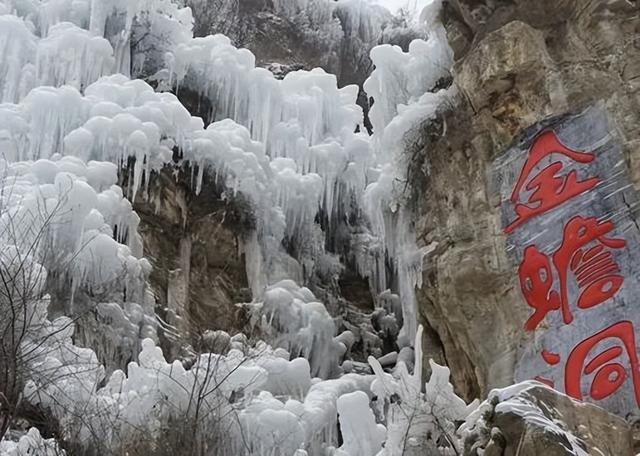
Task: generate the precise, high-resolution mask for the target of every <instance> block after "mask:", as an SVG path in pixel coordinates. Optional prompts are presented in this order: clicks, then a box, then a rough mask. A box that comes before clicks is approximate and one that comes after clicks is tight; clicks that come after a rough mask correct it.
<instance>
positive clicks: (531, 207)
mask: <svg viewBox="0 0 640 456" xmlns="http://www.w3.org/2000/svg"><path fill="white" fill-rule="evenodd" d="M552 154H562V155H564V156H566V157H568V158H570V159H571V160H574V161H576V162H578V163H591V162H592V161H593V160H594V159H595V157H594V155H593V154H591V153H584V152H577V151H575V150H571V149H569V148H568V147H566V146H564V145H563V144H562V143H561V142H560V141H559V140H558V137H557V136H556V134H555V133H554V132H553V131H551V130H548V131H545V132H543V133H541V134H540V135H538V136H537V137H536V138H535V139H534V141H533V144H532V145H531V148H530V149H529V155H528V157H527V161H526V163H525V164H524V167H523V168H522V171H521V172H520V177H519V179H518V182H517V184H516V186H515V188H514V189H513V193H512V194H511V202H512V203H513V204H515V212H516V214H517V217H516V219H515V220H514V221H513V222H512V223H511V224H510V225H509V226H507V227H506V228H505V230H504V231H505V232H506V233H511V232H512V231H513V230H514V229H516V228H517V227H518V226H520V225H521V224H523V223H524V222H526V221H527V220H529V219H530V218H532V217H535V216H536V215H539V214H542V213H543V212H546V211H548V210H550V209H553V208H554V207H557V206H559V205H561V204H562V203H564V202H565V201H568V200H569V199H571V198H573V197H574V196H578V195H580V194H582V193H584V192H586V191H587V190H590V189H592V188H593V187H595V186H596V185H597V184H598V182H600V179H599V178H597V177H591V178H588V179H586V180H583V181H578V173H577V172H576V171H575V170H571V171H570V172H569V173H568V174H566V175H562V176H558V175H557V173H558V172H559V171H561V170H562V168H563V163H562V162H561V161H555V162H553V163H552V164H550V165H549V166H547V167H546V168H544V169H543V170H542V171H540V172H539V173H537V174H536V175H535V176H533V177H532V178H531V180H529V182H528V183H527V178H528V177H529V175H530V174H531V173H532V172H533V171H534V169H535V168H536V166H537V165H538V164H539V163H540V162H541V161H542V160H543V159H544V158H545V157H547V156H550V155H552ZM525 184H526V186H525ZM523 188H524V189H526V190H527V191H530V192H531V194H530V195H529V198H528V201H526V204H521V203H519V201H520V193H521V192H522V190H523Z"/></svg>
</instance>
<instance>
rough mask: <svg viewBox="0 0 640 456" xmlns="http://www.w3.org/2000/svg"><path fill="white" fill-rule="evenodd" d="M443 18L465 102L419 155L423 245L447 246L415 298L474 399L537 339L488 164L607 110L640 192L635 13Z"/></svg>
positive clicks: (552, 9) (606, 7) (497, 13)
mask: <svg viewBox="0 0 640 456" xmlns="http://www.w3.org/2000/svg"><path fill="white" fill-rule="evenodd" d="M445 21H446V26H447V31H448V33H449V38H450V41H451V43H452V45H453V47H454V50H455V52H456V59H457V63H456V66H455V71H454V84H455V85H456V86H457V88H458V89H459V99H458V104H457V105H456V106H455V108H453V109H452V110H451V111H449V112H446V113H443V114H442V116H441V118H440V119H439V120H438V121H437V122H436V123H435V124H432V125H430V126H428V127H425V130H424V135H423V138H422V145H423V147H421V148H419V150H417V151H411V153H412V154H413V157H414V160H413V163H412V169H410V173H411V181H412V186H413V189H414V191H415V195H414V196H415V203H416V210H417V214H418V220H417V231H418V236H419V239H420V243H421V244H422V245H430V244H431V243H432V242H437V243H438V248H437V249H436V250H435V251H434V253H433V254H432V255H430V256H429V257H428V258H426V259H425V268H424V286H423V288H422V290H421V291H420V292H419V296H418V299H419V309H420V313H421V318H422V322H423V323H424V324H425V325H426V326H427V327H428V328H430V331H427V332H426V333H427V334H430V335H431V341H430V343H431V347H432V353H427V356H435V357H436V358H441V359H442V360H444V361H446V362H447V364H448V365H449V366H450V367H451V370H452V376H453V380H454V382H455V384H456V387H457V388H458V389H459V390H460V391H461V392H462V393H464V394H466V395H467V396H469V397H472V396H477V395H478V394H484V393H486V392H487V391H488V389H490V388H493V387H496V386H504V385H507V384H510V383H512V382H513V381H514V379H515V377H516V375H515V372H516V365H517V364H518V362H519V360H520V358H521V355H522V352H523V350H524V347H526V346H528V345H529V344H530V343H531V342H532V339H533V335H532V334H531V333H526V332H525V331H524V330H523V324H524V322H525V321H527V318H528V317H529V316H530V313H531V312H530V311H531V308H530V307H528V306H527V304H526V301H525V299H524V298H523V296H522V293H521V290H520V283H519V280H518V263H517V261H516V259H515V258H514V257H513V256H512V255H510V254H509V245H508V243H507V237H506V235H505V233H504V224H503V220H502V214H501V203H502V201H501V198H500V197H496V194H495V192H493V190H494V187H493V184H492V167H493V163H494V161H495V160H496V159H497V157H499V156H500V155H502V154H503V153H504V152H505V151H506V150H507V149H508V148H509V146H510V145H512V144H514V143H515V142H517V141H518V140H519V139H521V138H520V135H521V134H522V132H523V131H525V130H526V129H527V128H529V127H531V126H532V125H534V124H536V123H537V122H541V121H545V120H547V119H550V118H552V117H554V116H561V115H566V114H569V113H578V112H581V111H583V110H584V109H586V108H587V107H588V106H591V105H594V104H598V106H599V107H600V108H601V109H602V111H603V112H604V113H606V117H607V118H608V122H609V128H610V131H611V135H612V138H613V139H612V140H613V141H615V144H616V145H617V146H618V147H619V148H620V150H621V154H622V155H621V156H622V158H623V161H624V167H625V168H626V169H627V172H628V174H629V176H630V182H631V183H632V184H633V186H635V188H636V189H637V188H640V165H639V164H638V161H639V160H640V109H639V108H640V103H639V101H640V99H639V93H638V87H639V86H640V44H639V41H638V36H639V35H638V31H639V30H640V18H639V10H638V4H637V3H636V2H631V1H625V0H622V1H572V0H566V1H540V2H525V1H498V2H488V1H487V2H485V1H470V0H452V1H450V2H449V3H448V4H447V6H446V10H445ZM630 217H631V218H632V219H633V220H636V221H637V218H638V213H637V208H635V207H634V208H631V210H630ZM532 223H535V222H532ZM634 254H635V255H640V252H635V253H634ZM428 343H429V342H428Z"/></svg>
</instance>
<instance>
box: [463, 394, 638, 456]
mask: <svg viewBox="0 0 640 456" xmlns="http://www.w3.org/2000/svg"><path fill="white" fill-rule="evenodd" d="M462 433H463V434H465V437H466V438H465V448H464V455H465V456H478V455H480V454H482V455H484V456H539V455H546V456H569V455H576V454H583V455H611V456H613V455H618V456H623V455H629V456H631V455H633V454H636V451H637V449H638V448H634V439H633V431H632V428H631V426H630V425H629V424H627V423H626V422H625V421H624V420H623V419H622V418H618V417H617V416H614V415H612V414H610V413H607V412H606V411H605V410H603V409H601V408H599V407H597V406H595V405H591V404H586V403H583V402H578V401H574V400H573V399H571V398H569V397H567V396H565V395H563V394H560V393H558V392H556V391H554V390H552V389H550V388H548V387H545V386H543V385H541V384H538V383H535V382H531V383H525V384H523V385H515V386H513V387H511V388H506V389H505V390H497V391H492V392H491V394H490V396H489V398H488V400H487V401H486V402H485V403H483V404H482V405H481V406H480V408H479V409H478V410H477V411H476V412H475V413H474V414H473V415H472V416H471V417H469V419H468V420H467V423H465V425H464V426H463V427H462Z"/></svg>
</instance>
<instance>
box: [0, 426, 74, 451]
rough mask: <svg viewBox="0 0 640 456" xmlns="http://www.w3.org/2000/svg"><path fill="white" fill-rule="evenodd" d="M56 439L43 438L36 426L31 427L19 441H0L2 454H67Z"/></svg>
mask: <svg viewBox="0 0 640 456" xmlns="http://www.w3.org/2000/svg"><path fill="white" fill-rule="evenodd" d="M65 454H66V452H65V451H64V450H63V449H62V448H60V447H59V446H58V444H57V443H56V441H55V440H54V439H43V438H42V436H41V435H40V432H39V431H38V430H37V429H36V428H31V429H29V432H27V433H26V434H25V435H23V436H22V437H20V439H19V440H18V441H17V442H13V441H11V440H1V441H0V456H27V455H38V456H65Z"/></svg>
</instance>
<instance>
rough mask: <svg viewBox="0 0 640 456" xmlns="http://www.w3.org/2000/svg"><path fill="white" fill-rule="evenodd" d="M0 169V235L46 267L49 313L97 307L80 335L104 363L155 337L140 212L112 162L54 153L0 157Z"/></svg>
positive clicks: (72, 312) (9, 261)
mask: <svg viewBox="0 0 640 456" xmlns="http://www.w3.org/2000/svg"><path fill="white" fill-rule="evenodd" d="M0 174H1V175H2V180H1V182H0V183H1V187H2V201H1V203H2V208H3V210H2V213H1V214H0V242H2V244H4V245H6V246H13V247H14V248H15V249H16V251H17V252H31V255H33V257H34V259H35V260H37V261H38V262H40V263H41V264H42V266H43V267H44V268H45V270H47V271H48V276H49V279H48V284H49V287H51V289H52V290H53V291H54V292H55V296H53V301H54V304H55V312H54V313H57V314H60V313H64V314H66V315H69V316H71V317H79V316H82V315H83V314H84V313H85V312H86V311H87V310H89V311H97V313H96V320H95V323H93V325H92V326H91V331H85V332H83V336H84V337H82V339H83V340H84V341H85V342H86V343H91V342H96V343H95V344H91V346H94V347H96V350H99V352H100V354H101V356H102V357H103V358H102V360H103V361H105V362H107V363H108V365H109V367H110V368H113V366H114V365H119V364H121V363H122V362H123V360H127V359H130V358H131V357H133V356H135V355H136V353H137V352H138V350H139V347H140V345H139V343H140V340H141V339H143V338H146V337H154V338H155V337H156V335H155V334H156V322H155V316H154V309H153V302H151V301H150V300H149V296H148V291H147V285H146V280H147V276H148V274H149V272H150V265H149V263H148V261H147V260H146V259H143V258H141V256H142V240H141V237H140V235H139V233H138V224H139V218H138V216H137V215H136V214H135V212H133V209H132V207H131V203H130V202H129V201H128V200H127V199H125V198H124V196H123V194H122V190H121V189H120V188H119V187H117V186H116V185H115V183H116V180H117V175H116V166H115V165H113V164H112V163H100V162H89V163H88V164H85V163H84V162H82V161H81V160H80V159H79V158H77V157H73V156H67V157H60V156H53V157H52V158H51V160H47V159H41V160H38V161H36V162H14V163H7V162H1V163H0ZM16 258H17V257H15V256H14V257H9V258H6V259H5V260H6V261H4V262H3V264H5V265H11V264H12V262H13V261H15V260H16ZM88 296H91V297H93V298H92V299H94V300H95V301H96V302H91V303H89V304H87V303H86V300H87V299H88V298H87V297H88ZM83 323H86V324H87V325H88V324H89V323H88V322H85V320H83ZM83 329H86V328H83Z"/></svg>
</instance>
